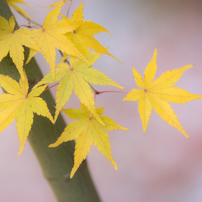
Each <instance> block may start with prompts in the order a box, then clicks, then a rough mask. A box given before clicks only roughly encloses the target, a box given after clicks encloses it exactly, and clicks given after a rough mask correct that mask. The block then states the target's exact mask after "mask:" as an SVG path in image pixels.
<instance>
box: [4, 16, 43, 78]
mask: <svg viewBox="0 0 202 202" xmlns="http://www.w3.org/2000/svg"><path fill="white" fill-rule="evenodd" d="M26 30H27V29H21V28H20V29H17V30H15V19H14V16H12V17H11V18H10V20H9V21H7V20H6V19H5V18H3V17H1V16H0V61H1V60H2V59H3V58H4V57H5V56H6V55H7V54H8V52H10V57H11V58H12V60H13V62H14V63H15V65H16V67H17V69H18V71H19V73H20V74H21V76H22V77H23V78H24V74H23V61H24V48H23V45H24V46H27V47H29V48H32V49H35V50H38V51H39V50H40V49H39V47H38V46H37V45H36V43H35V42H34V41H33V40H32V39H31V36H30V35H29V34H27V32H26Z"/></svg>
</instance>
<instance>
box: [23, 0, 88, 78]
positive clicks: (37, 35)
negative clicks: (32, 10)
mask: <svg viewBox="0 0 202 202" xmlns="http://www.w3.org/2000/svg"><path fill="white" fill-rule="evenodd" d="M64 3H65V2H63V1H61V2H58V4H57V7H56V8H54V9H53V10H52V11H50V12H49V13H48V15H47V16H46V18H45V21H44V23H43V25H42V29H34V30H32V31H31V32H32V37H33V38H34V41H35V42H36V44H37V45H38V46H39V47H40V48H41V53H42V54H43V56H44V58H45V59H46V61H47V63H48V64H49V65H50V68H51V72H52V74H53V77H54V75H55V55H56V53H55V48H57V49H58V50H61V51H62V52H65V53H67V54H69V55H73V56H76V57H79V58H80V59H82V60H83V61H84V62H86V63H87V64H89V63H88V60H87V59H86V58H85V57H84V56H83V54H82V53H81V52H80V51H79V50H78V48H77V47H76V46H75V45H74V44H73V43H72V42H71V40H69V39H68V38H67V37H66V36H64V34H66V33H67V32H71V31H73V30H74V29H75V28H77V27H78V23H74V22H67V21H66V20H59V21H57V19H58V16H59V14H60V10H61V8H62V6H63V4H64ZM36 53H37V51H36V50H31V51H30V55H29V58H28V60H27V62H29V61H30V59H31V58H32V57H33V56H34V55H35V54H36Z"/></svg>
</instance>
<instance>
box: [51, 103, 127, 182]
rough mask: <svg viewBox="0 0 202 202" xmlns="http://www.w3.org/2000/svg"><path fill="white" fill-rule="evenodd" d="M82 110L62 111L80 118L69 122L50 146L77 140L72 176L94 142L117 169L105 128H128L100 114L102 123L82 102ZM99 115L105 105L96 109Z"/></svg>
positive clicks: (70, 116)
mask: <svg viewBox="0 0 202 202" xmlns="http://www.w3.org/2000/svg"><path fill="white" fill-rule="evenodd" d="M81 109H82V111H81V110H79V109H63V110H62V111H63V112H64V113H65V114H66V115H67V116H69V118H73V119H78V121H74V122H71V123H69V124H68V126H67V127H66V128H65V130H64V132H63V133H62V134H61V136H60V137H59V138H58V140H57V141H56V142H55V143H53V144H51V145H49V147H57V146H58V145H60V144H62V143H63V142H67V141H71V140H76V146H75V152H74V166H73V168H72V171H71V174H70V178H72V177H73V175H74V174H75V172H76V171H77V169H78V168H79V166H80V164H81V163H82V161H83V160H84V159H86V156H87V154H88V153H89V152H90V149H91V147H92V145H93V144H94V145H95V146H96V147H97V149H98V150H99V151H100V152H102V154H103V155H104V156H105V157H106V158H107V159H108V160H109V161H110V162H111V163H112V165H113V166H114V168H115V169H116V170H117V165H116V162H115V161H114V159H113V157H112V153H111V149H110V148H111V145H110V143H109V136H108V134H107V132H106V131H105V130H104V129H106V130H116V129H120V130H128V129H127V128H124V127H122V126H120V125H118V124H117V123H115V122H114V121H113V120H112V119H110V118H109V117H107V116H100V119H101V120H102V121H103V122H104V124H105V125H102V124H100V123H99V122H98V121H97V119H96V118H95V117H94V116H91V113H90V111H89V110H88V109H87V108H86V106H84V105H83V104H81ZM96 111H97V113H98V114H99V115H101V114H102V112H103V107H99V108H97V109H96Z"/></svg>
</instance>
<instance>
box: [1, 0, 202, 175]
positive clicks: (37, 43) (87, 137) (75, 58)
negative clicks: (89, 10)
mask: <svg viewBox="0 0 202 202" xmlns="http://www.w3.org/2000/svg"><path fill="white" fill-rule="evenodd" d="M67 1H68V0H63V1H59V2H57V3H54V4H51V5H50V6H49V8H52V7H54V8H53V9H52V10H51V11H50V12H49V13H48V15H47V16H46V18H45V20H44V23H43V25H41V26H38V27H36V26H30V25H29V26H27V28H22V26H20V27H17V28H16V23H15V18H14V16H12V17H11V18H10V19H9V20H8V21H7V20H6V19H5V18H3V17H1V16H0V62H1V60H2V59H3V58H4V57H5V56H6V55H7V54H8V53H9V54H10V57H11V58H12V60H13V63H14V64H15V66H16V68H17V69H18V72H19V74H20V76H21V77H20V80H19V82H17V81H15V80H13V79H12V78H10V77H9V76H4V75H0V86H1V87H2V88H3V89H4V90H5V91H6V93H5V94H1V95H0V110H1V113H0V132H2V131H3V130H4V129H5V128H6V127H7V126H8V125H9V124H10V123H12V122H13V121H14V119H16V121H17V123H16V126H17V133H18V135H19V140H20V150H19V153H18V154H21V152H22V150H23V148H24V144H25V142H26V139H27V137H28V135H29V132H30V130H31V126H32V123H33V117H34V113H36V114H38V115H41V116H44V117H46V118H48V119H49V120H50V121H51V122H52V123H53V124H54V123H55V121H56V120H57V118H58V115H59V113H60V111H63V112H64V113H65V114H66V115H67V116H68V117H69V118H70V119H76V120H77V121H73V122H71V123H69V124H68V126H67V127H66V128H65V129H64V132H63V133H62V134H61V136H60V137H59V138H58V140H56V142H55V143H53V144H51V145H49V147H57V146H59V145H60V144H62V143H63V142H67V141H71V140H75V141H76V146H75V153H74V166H73V168H72V171H71V174H70V178H72V177H73V175H74V173H75V172H76V170H77V169H78V168H79V165H80V164H81V163H82V161H83V160H84V159H85V158H86V156H87V154H88V153H89V151H90V149H91V147H92V145H93V144H94V145H95V146H96V147H97V148H98V150H99V151H100V152H102V154H103V155H104V156H105V157H106V158H107V159H108V160H109V161H110V162H111V163H112V165H113V166H114V167H115V169H117V165H116V162H115V161H114V159H113V157H112V153H111V149H110V147H111V146H110V142H109V137H108V133H107V132H106V130H108V131H110V130H116V129H120V130H128V129H127V128H125V127H122V126H120V125H118V124H117V123H115V122H114V121H113V120H112V119H111V118H109V117H107V116H102V113H103V107H102V106H101V107H98V108H96V107H95V94H99V93H98V92H97V91H96V90H95V89H94V88H93V87H92V86H91V84H94V85H111V86H115V87H117V88H120V89H123V88H124V87H122V86H121V85H119V84H117V83H116V82H114V81H112V80H111V79H110V78H109V77H107V76H106V75H105V74H104V73H102V72H100V71H98V70H96V69H94V68H93V67H92V66H93V65H94V63H95V62H96V61H97V60H98V59H99V57H100V56H101V54H105V55H108V56H111V57H112V58H114V59H116V60H118V59H117V58H116V57H114V56H113V55H112V54H110V53H109V52H108V48H105V47H104V46H103V45H101V44H100V42H99V41H98V40H96V39H95V38H94V37H93V36H94V35H95V34H98V33H100V32H107V33H109V34H110V32H109V31H108V30H107V29H106V28H104V27H103V26H101V25H99V24H97V23H94V22H92V21H84V17H83V3H82V4H80V6H79V7H78V8H77V10H76V11H74V13H73V16H72V17H71V18H68V17H66V16H63V15H61V14H60V11H61V8H62V6H63V5H64V4H65V3H66V2H67ZM7 2H8V4H9V5H10V6H12V7H13V8H14V9H16V10H17V11H18V12H19V13H21V14H22V15H23V16H25V17H26V18H27V19H30V17H29V16H28V15H27V14H26V13H25V12H24V11H23V10H22V9H21V8H20V7H18V6H17V5H16V4H15V3H25V2H24V1H23V0H7ZM59 16H61V17H62V19H61V20H58V17H59ZM30 22H33V21H30ZM36 25H38V24H36ZM30 28H31V29H30ZM110 35H111V34H110ZM23 46H26V47H28V48H30V53H29V57H28V59H27V61H24V48H23ZM56 49H57V50H59V51H60V52H61V54H62V59H61V62H60V63H59V64H55V57H56ZM92 51H94V52H92ZM37 52H40V53H41V54H42V55H43V56H44V58H45V59H46V61H47V63H48V64H49V66H50V72H49V73H48V74H46V75H45V76H44V77H43V79H42V80H41V81H39V82H38V83H37V84H36V85H35V86H34V87H33V88H32V89H31V90H30V91H29V83H28V79H27V76H26V73H25V71H24V69H23V66H24V63H25V62H26V63H28V62H29V61H30V60H31V59H32V57H33V56H34V55H35V54H36V53H37ZM156 55H157V50H156V49H155V51H154V56H153V58H152V60H151V62H150V63H149V64H148V66H147V68H146V70H145V72H144V78H142V77H141V75H140V74H139V73H138V72H137V71H136V70H135V68H134V67H133V74H134V78H135V81H136V83H137V86H138V87H139V88H141V89H132V90H131V92H126V93H127V95H126V97H125V98H124V99H123V100H124V101H136V100H139V102H138V110H139V114H140V118H141V120H142V125H143V131H144V132H145V131H146V128H147V124H148V121H149V118H150V114H151V111H152V108H153V109H154V110H155V111H156V112H157V114H159V115H160V116H161V118H162V119H163V120H164V121H166V122H167V123H168V124H169V125H171V126H173V127H175V128H177V129H178V130H179V131H180V132H182V133H183V134H184V135H185V136H186V137H188V134H187V133H186V132H185V130H184V129H183V127H182V126H181V124H180V122H179V120H178V118H177V116H176V115H175V112H174V111H173V110H172V108H171V106H170V105H169V104H168V103H167V101H168V102H174V103H186V102H188V101H191V100H195V99H200V98H202V96H201V95H195V94H192V93H189V92H187V91H186V90H184V89H181V88H177V87H173V85H174V84H175V83H176V82H177V81H178V80H179V79H180V77H181V76H182V74H183V73H184V71H185V70H187V69H189V68H190V67H191V66H192V65H188V66H184V67H182V68H179V69H175V70H172V71H167V72H165V73H163V74H162V76H160V77H159V78H158V79H156V80H155V81H153V80H154V77H155V73H156V70H157V64H156ZM118 61H119V60H118ZM119 62H120V61H119ZM56 82H58V86H57V92H56V110H55V114H54V117H53V116H52V115H51V113H50V112H49V109H48V107H47V104H46V102H45V101H44V100H43V99H42V98H41V97H40V95H41V94H42V93H43V92H44V91H45V90H46V87H47V85H48V84H51V83H56ZM73 90H74V93H75V94H76V95H77V96H78V98H79V100H80V102H81V105H80V108H81V110H80V109H75V108H73V109H63V107H64V105H65V104H66V103H67V102H68V101H69V99H70V96H71V94H72V92H73Z"/></svg>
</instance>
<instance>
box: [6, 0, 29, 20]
mask: <svg viewBox="0 0 202 202" xmlns="http://www.w3.org/2000/svg"><path fill="white" fill-rule="evenodd" d="M6 1H7V3H8V5H9V6H10V7H12V8H14V9H15V10H16V11H17V12H18V13H21V14H22V15H24V16H25V17H27V18H29V19H30V17H29V15H28V14H27V13H26V12H25V11H24V10H23V9H22V8H20V7H19V6H17V5H16V4H15V3H21V4H25V5H27V6H28V7H29V8H30V6H29V5H28V4H27V3H26V2H24V1H23V0H6Z"/></svg>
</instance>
